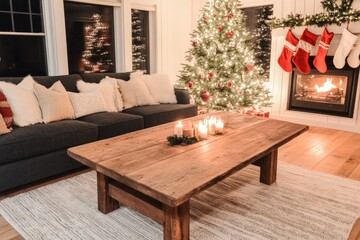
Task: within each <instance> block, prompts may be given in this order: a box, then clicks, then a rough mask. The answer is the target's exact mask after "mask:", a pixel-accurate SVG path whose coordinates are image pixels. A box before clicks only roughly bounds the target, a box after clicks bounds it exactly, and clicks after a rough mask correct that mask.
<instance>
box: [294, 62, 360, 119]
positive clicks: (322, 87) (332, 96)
mask: <svg viewBox="0 0 360 240" xmlns="http://www.w3.org/2000/svg"><path fill="white" fill-rule="evenodd" d="M313 59H314V57H310V59H309V62H310V63H311V64H310V66H311V71H310V73H309V74H303V73H301V72H299V71H298V70H297V69H296V67H294V68H293V71H292V74H290V85H289V87H290V89H289V98H288V99H289V101H288V110H295V111H302V112H311V113H318V114H325V115H334V116H340V117H347V118H352V117H353V114H354V107H355V99H356V90H357V89H356V88H357V82H358V76H359V68H355V69H354V68H351V67H350V66H348V65H347V64H346V65H345V67H344V68H343V69H336V68H335V66H334V65H333V57H332V56H329V57H326V63H327V66H328V70H327V71H326V72H325V73H320V72H319V71H317V70H316V68H315V67H314V66H313V65H312V62H313Z"/></svg>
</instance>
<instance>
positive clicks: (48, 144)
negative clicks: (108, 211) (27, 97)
mask: <svg viewBox="0 0 360 240" xmlns="http://www.w3.org/2000/svg"><path fill="white" fill-rule="evenodd" d="M105 76H109V77H114V78H118V79H123V80H129V77H130V73H106V74H105V73H92V74H83V75H78V74H73V75H66V76H49V77H33V78H34V79H35V80H36V81H37V82H38V83H40V84H42V85H44V86H46V87H50V86H52V85H53V84H54V83H55V82H56V81H58V80H60V81H61V82H62V84H63V85H64V86H65V88H66V90H67V91H71V92H78V91H77V88H76V82H77V80H79V79H82V80H84V81H85V82H96V83H98V82H100V80H101V79H103V78H104V77H105ZM22 79H23V78H11V77H1V78H0V81H7V82H13V83H15V84H18V83H19V82H21V81H22ZM175 94H176V97H177V102H178V103H177V104H160V105H152V106H138V107H134V108H130V109H126V110H124V111H123V112H117V113H112V112H102V113H95V114H91V115H88V116H84V117H81V118H78V119H74V120H62V121H58V122H52V123H49V124H35V125H31V126H27V127H21V128H20V127H14V129H13V131H12V132H11V133H9V134H5V135H1V136H0V192H3V191H6V190H9V189H13V188H16V187H19V186H23V185H25V184H28V183H32V182H35V181H38V180H42V179H45V178H48V177H52V176H56V175H58V174H62V173H65V172H67V171H70V170H75V169H77V168H81V167H83V166H82V165H81V164H80V163H78V162H76V161H75V160H73V159H71V158H70V157H68V156H67V154H66V150H67V148H70V147H73V146H77V145H80V144H85V143H89V142H93V141H97V140H100V139H104V138H110V137H114V136H117V135H120V134H125V133H128V132H132V131H136V130H140V129H143V128H147V127H152V126H156V125H159V124H163V123H167V122H171V121H175V120H178V119H183V118H187V117H192V116H195V115H197V107H196V106H195V105H192V104H189V94H188V92H187V91H186V90H183V89H175Z"/></svg>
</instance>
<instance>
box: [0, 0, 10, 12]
mask: <svg viewBox="0 0 360 240" xmlns="http://www.w3.org/2000/svg"><path fill="white" fill-rule="evenodd" d="M0 11H10V0H1V1H0Z"/></svg>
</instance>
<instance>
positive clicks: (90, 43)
mask: <svg viewBox="0 0 360 240" xmlns="http://www.w3.org/2000/svg"><path fill="white" fill-rule="evenodd" d="M91 20H92V23H91V24H89V25H87V26H86V27H85V51H83V54H82V59H81V60H82V62H83V64H84V68H85V72H99V71H102V72H105V71H107V70H108V69H109V66H110V65H112V64H113V63H112V60H111V55H110V46H111V45H110V36H109V26H108V25H107V24H105V23H103V22H102V21H101V15H100V14H98V13H95V14H93V15H92V17H91Z"/></svg>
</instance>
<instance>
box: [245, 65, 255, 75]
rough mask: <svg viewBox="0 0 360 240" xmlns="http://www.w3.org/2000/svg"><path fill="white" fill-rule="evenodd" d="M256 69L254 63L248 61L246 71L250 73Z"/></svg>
mask: <svg viewBox="0 0 360 240" xmlns="http://www.w3.org/2000/svg"><path fill="white" fill-rule="evenodd" d="M253 70H254V65H252V64H250V63H248V64H246V73H250V72H252V71H253Z"/></svg>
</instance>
